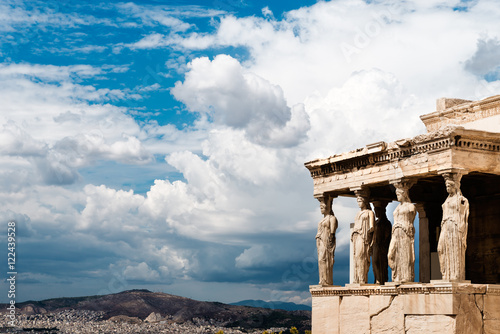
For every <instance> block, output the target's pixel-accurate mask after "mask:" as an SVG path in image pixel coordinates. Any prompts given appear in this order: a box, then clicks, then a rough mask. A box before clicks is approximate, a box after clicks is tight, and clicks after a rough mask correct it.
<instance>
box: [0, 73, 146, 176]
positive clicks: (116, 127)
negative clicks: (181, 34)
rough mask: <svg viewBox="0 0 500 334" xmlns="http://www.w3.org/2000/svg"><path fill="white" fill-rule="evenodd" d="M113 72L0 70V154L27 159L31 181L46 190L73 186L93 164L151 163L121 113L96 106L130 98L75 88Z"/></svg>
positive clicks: (137, 129) (133, 125) (136, 129)
mask: <svg viewBox="0 0 500 334" xmlns="http://www.w3.org/2000/svg"><path fill="white" fill-rule="evenodd" d="M113 71H115V67H109V66H107V67H106V68H98V67H93V66H88V65H74V66H53V65H31V64H3V65H1V66H0V78H1V79H2V83H1V84H0V96H1V98H2V101H3V110H4V111H5V112H3V113H2V114H1V115H0V126H1V127H2V128H3V131H2V134H1V137H2V144H0V151H1V152H2V153H3V154H7V155H10V156H12V157H21V158H23V159H26V160H27V161H28V162H29V163H30V164H31V165H32V166H33V168H34V171H33V172H32V174H35V175H33V176H32V181H34V182H37V181H36V179H37V175H38V176H39V178H38V179H39V180H40V181H41V182H43V183H45V184H59V185H65V184H66V185H67V184H72V183H74V182H76V181H77V180H79V173H78V170H77V169H78V168H80V167H83V166H88V165H90V164H92V163H94V162H96V161H98V160H114V161H119V162H123V163H129V164H144V163H148V162H150V161H152V155H151V153H150V152H149V151H147V149H146V148H145V147H144V146H143V144H142V143H141V141H140V140H139V139H138V137H139V136H140V135H141V130H140V127H139V126H138V124H137V123H136V122H135V120H134V119H133V118H131V117H130V116H127V115H125V114H124V112H125V109H124V108H119V107H115V106H111V105H109V104H102V103H101V104H99V103H96V102H104V101H107V100H108V99H112V100H114V99H116V98H125V96H127V95H130V94H128V92H126V91H125V92H123V91H120V90H116V89H114V90H110V89H95V88H94V87H92V86H88V85H87V86H86V85H81V84H78V83H77V82H78V81H79V80H82V79H88V78H93V77H96V76H99V75H104V74H106V73H108V72H113ZM33 113H36V117H31V115H33Z"/></svg>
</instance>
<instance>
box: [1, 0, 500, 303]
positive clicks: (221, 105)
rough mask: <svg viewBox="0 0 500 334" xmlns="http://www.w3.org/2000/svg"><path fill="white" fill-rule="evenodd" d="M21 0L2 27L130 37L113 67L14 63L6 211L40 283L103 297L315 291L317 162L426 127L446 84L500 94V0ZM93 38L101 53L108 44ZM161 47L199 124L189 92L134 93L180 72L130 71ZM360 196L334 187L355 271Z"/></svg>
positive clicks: (341, 258) (464, 91)
mask: <svg viewBox="0 0 500 334" xmlns="http://www.w3.org/2000/svg"><path fill="white" fill-rule="evenodd" d="M5 4H7V5H5ZM11 4H13V2H9V3H4V4H3V5H0V6H4V7H5V6H9V8H8V9H7V10H6V11H4V12H2V11H0V13H2V14H0V17H1V15H4V16H5V15H11V16H12V17H11V18H6V20H4V21H2V22H3V23H0V25H1V27H0V29H3V30H4V31H7V30H9V31H11V32H12V31H13V29H21V26H22V22H23V20H24V21H26V22H27V23H26V26H27V27H28V28H30V27H33V26H34V23H33V22H32V21H30V20H32V19H33V20H35V19H40V20H41V22H42V23H41V25H40V27H47V26H48V25H54V26H58V27H73V26H78V25H87V24H95V25H107V26H108V27H113V30H112V31H111V30H110V31H109V32H110V36H111V37H110V38H113V39H112V42H109V40H106V45H105V47H106V48H110V47H115V49H116V50H118V49H121V50H124V51H123V53H121V54H120V55H117V54H115V55H112V56H113V57H114V58H105V59H110V63H112V65H101V66H92V65H68V66H55V65H42V64H38V65H37V64H29V63H22V62H17V63H16V62H13V63H8V62H7V63H4V64H2V65H0V100H2V107H1V109H2V110H1V113H0V128H1V129H2V131H1V132H0V152H1V153H2V154H1V157H0V180H1V181H0V202H1V203H2V206H3V208H4V209H3V210H4V211H2V212H1V213H0V217H3V219H4V220H7V219H11V218H10V217H14V219H17V220H18V221H19V224H20V228H21V229H24V230H21V231H24V232H22V233H24V234H23V236H25V237H26V239H25V241H24V242H25V243H24V244H23V247H24V249H25V250H26V252H27V253H24V254H28V255H30V256H25V257H24V258H25V261H26V266H28V267H29V268H30V270H29V272H30V274H29V275H28V276H27V279H31V281H32V282H33V284H31V285H33V286H35V285H36V284H37V283H35V281H36V280H38V281H40V282H42V283H41V284H43V285H44V289H45V285H47V284H48V281H49V280H50V278H51V277H52V276H56V275H55V274H54V273H57V276H59V277H70V278H71V279H72V280H73V282H76V283H74V284H73V285H71V287H70V288H71V289H73V288H79V289H82V287H86V288H87V287H88V288H87V289H88V290H86V292H85V293H88V294H92V293H95V291H94V290H96V289H97V287H99V289H97V290H100V289H102V288H107V289H108V291H111V290H112V291H111V292H117V291H116V289H117V286H118V287H123V289H125V288H131V287H132V286H136V285H135V284H137V286H142V287H144V285H146V286H154V287H157V289H159V290H161V289H165V285H167V284H168V285H169V288H170V287H172V289H174V288H175V286H176V284H177V288H178V289H181V288H179V286H181V285H182V284H184V290H183V291H189V293H192V291H193V287H195V289H199V290H200V291H201V292H200V295H198V296H194V295H193V297H195V298H197V297H199V296H204V295H203V293H205V294H206V293H208V292H207V291H206V290H207V289H206V288H207V287H213V286H216V283H213V284H209V283H208V282H217V284H220V286H223V288H221V287H220V286H219V289H220V290H219V291H220V292H221V293H222V294H226V297H225V298H226V300H227V299H228V298H229V297H227V293H228V292H227V291H228V288H227V287H228V286H234V287H238V288H240V289H241V290H240V291H238V293H241V291H242V290H243V289H248V290H247V291H251V292H249V293H252V294H253V293H255V294H259V295H267V296H269V295H270V294H272V296H274V297H276V298H278V299H282V300H296V301H307V300H308V298H309V297H310V296H309V293H308V292H307V291H308V290H307V285H309V284H311V282H312V283H314V282H315V281H316V280H317V270H316V268H315V265H316V264H315V261H316V259H315V258H314V257H315V244H314V235H315V233H316V224H317V222H318V221H319V220H320V216H321V215H320V212H319V209H318V203H317V201H316V200H315V199H314V198H313V197H312V180H311V178H310V176H309V174H308V171H307V170H306V169H305V168H304V166H303V163H304V162H305V161H308V160H311V159H315V158H319V157H327V156H330V155H332V154H336V153H341V152H343V151H347V150H351V149H355V148H358V147H363V146H364V145H366V144H369V143H371V142H375V141H380V140H386V141H390V140H394V139H398V138H402V137H409V136H413V135H416V134H418V133H421V132H423V131H424V128H423V125H422V124H421V122H420V121H419V119H418V116H419V115H420V114H423V113H428V112H432V111H434V105H435V104H434V103H435V99H436V98H438V97H441V96H447V97H461V98H470V99H476V98H477V99H478V98H482V97H485V96H489V95H493V94H496V93H498V91H499V89H500V81H499V80H497V79H498V78H497V77H496V76H495V75H494V74H495V73H496V69H497V66H496V65H495V61H494V59H493V58H490V56H489V55H491V54H495V52H496V51H497V49H498V48H497V46H498V44H499V43H498V40H499V38H500V36H499V35H498V34H497V33H496V31H497V26H498V19H499V17H500V15H499V13H498V8H497V7H498V5H497V4H496V3H495V2H494V1H486V0H482V1H478V2H477V3H474V4H473V5H470V6H468V7H467V10H454V7H455V6H456V5H458V4H459V3H458V1H444V2H443V1H441V2H436V1H423V2H422V1H419V2H417V1H407V2H396V1H371V2H366V1H346V0H339V1H328V2H327V1H321V2H317V3H316V4H314V5H312V6H309V7H303V8H300V9H297V10H294V11H290V12H287V13H284V15H283V16H281V18H275V17H273V16H272V13H271V12H270V11H269V10H268V9H267V10H266V9H264V10H263V16H264V17H258V16H248V17H237V16H236V15H228V14H227V13H222V12H221V11H212V10H207V9H204V8H201V7H196V6H193V7H189V8H188V7H175V8H174V7H172V6H152V5H151V6H150V5H141V6H140V5H136V4H132V3H128V4H119V5H116V6H115V5H109V6H108V7H106V8H107V9H106V10H109V11H110V12H111V13H116V12H115V10H116V8H118V11H119V15H117V16H118V18H116V17H113V18H112V19H109V20H108V19H104V20H102V21H99V19H97V18H92V17H90V16H88V15H87V16H85V15H79V14H68V15H66V14H64V15H63V14H62V13H63V12H64V8H62V9H58V8H52V9H51V8H48V9H46V10H43V11H40V12H39V13H34V15H33V17H32V18H30V17H28V16H27V15H28V14H29V13H28V12H29V11H28V10H26V9H25V7H22V6H21V7H20V9H16V8H15V6H11ZM90 12H91V11H90ZM5 13H6V14H5ZM99 13H100V14H102V16H106V15H108V14H109V12H106V13H108V14H106V13H103V12H99ZM52 14H54V15H53V16H52V17H50V16H51V15H52ZM65 15H66V16H65ZM215 16H218V18H215ZM212 18H213V19H212ZM0 21H1V20H0ZM125 27H126V28H125ZM30 29H31V28H30ZM61 29H64V28H61ZM114 29H116V30H114ZM120 29H123V30H120ZM135 29H137V30H135ZM138 29H140V31H139V30H138ZM133 31H135V32H136V33H137V31H139V32H138V33H137V34H134V33H131V32H133ZM484 31H487V32H488V35H487V36H485V35H484ZM9 34H10V33H9ZM120 34H123V35H127V38H126V39H125V38H123V39H120V38H121V37H120V36H122V35H120ZM139 34H141V35H140V36H139ZM44 36H45V35H44ZM82 36H83V35H82ZM81 38H84V37H81ZM113 42H114V43H115V44H114V45H110V44H109V43H113ZM84 44H85V45H95V43H84ZM97 44H98V43H97ZM95 46H96V47H95V48H94V51H95V52H98V53H99V58H92V60H94V61H95V62H98V61H101V60H98V59H102V58H101V57H105V56H106V55H105V53H102V50H103V49H102V48H103V47H102V46H101V45H95ZM346 46H349V47H351V49H348V50H351V51H352V53H347V54H346V52H345V50H346V49H345V47H346ZM124 47H129V48H131V49H134V51H133V52H131V53H129V51H130V50H129V51H127V50H125V49H124ZM56 48H57V45H56ZM155 48H163V49H164V50H166V51H163V50H160V52H161V53H162V55H163V57H164V58H163V60H161V59H160V60H159V62H158V63H159V64H163V63H164V62H166V65H167V67H169V68H171V69H172V72H171V75H172V76H174V77H175V80H177V79H178V78H180V77H177V76H176V75H183V76H184V77H183V78H181V79H180V80H179V81H178V82H177V83H176V84H175V86H174V87H172V88H171V93H172V95H173V96H174V97H175V98H176V99H178V101H180V102H182V103H183V104H184V107H185V108H186V109H187V110H188V111H189V112H191V113H193V114H194V115H195V116H196V120H195V121H193V122H192V123H190V125H187V126H183V127H182V129H179V128H177V127H176V125H175V124H173V123H172V124H168V122H169V120H171V119H172V118H171V117H173V116H172V115H171V114H170V113H171V112H172V111H175V110H176V108H177V107H178V106H175V107H173V108H171V107H170V106H166V107H165V108H164V109H159V110H156V109H155V110H149V109H146V110H144V113H142V110H140V111H139V112H138V111H137V110H132V109H131V108H127V107H123V106H118V105H130V104H129V103H127V102H130V101H132V100H134V99H138V98H142V100H141V102H144V103H145V104H146V102H147V94H149V93H151V92H153V91H158V90H162V89H165V88H166V87H167V86H168V85H171V83H172V82H173V80H174V79H172V78H165V81H164V82H162V85H161V86H160V85H158V84H154V85H150V86H147V85H145V84H144V83H143V82H140V83H133V84H131V87H133V88H125V87H126V85H127V84H128V83H130V82H133V81H123V82H122V81H120V80H121V79H122V78H123V77H127V80H134V79H133V78H134V77H135V76H136V74H138V75H139V76H140V74H141V73H142V72H140V71H139V70H138V67H137V66H136V64H133V63H132V62H131V61H128V62H127V64H125V65H124V64H122V62H124V61H125V60H127V58H125V57H129V56H130V54H134V55H135V56H137V58H138V59H139V58H141V59H146V61H149V58H147V57H148V56H151V55H153V56H155V57H156V55H157V54H156V53H155V52H154V51H153V49H155ZM143 50H147V51H143ZM240 50H243V51H242V52H240ZM80 51H82V53H84V52H91V51H93V49H92V47H91V48H88V49H85V48H82V49H80ZM2 52H3V50H2ZM220 52H225V53H228V54H231V55H225V54H220V55H218V53H220ZM241 54H243V55H244V56H241ZM89 55H91V53H85V54H84V56H85V57H87V56H89ZM208 55H209V56H210V57H211V58H209V57H207V56H208ZM238 55H239V56H238ZM31 56H33V57H35V56H34V55H31ZM73 56H74V55H72V57H73ZM193 57H197V58H193ZM174 58H175V59H174ZM36 59H40V58H36ZM72 59H73V62H74V63H78V64H81V63H82V61H81V60H80V58H78V59H76V58H72ZM85 59H90V58H85ZM89 63H94V62H89ZM117 63H119V64H117ZM158 72H159V70H158ZM174 72H175V73H174ZM112 74H121V75H123V76H114V75H113V76H112ZM142 74H144V75H147V74H145V73H142ZM149 75H151V73H149ZM486 79H487V80H486ZM139 81H140V79H139ZM143 81H144V80H143ZM117 82H119V83H118V84H117ZM122 83H123V85H121V84H122ZM117 87H119V88H117ZM139 94H144V95H141V96H140V97H139V96H138V95H139ZM162 103H163V102H162ZM146 105H147V104H146ZM136 109H137V108H136ZM123 164H129V165H131V166H129V167H127V168H123ZM145 174H147V175H146V176H145ZM137 179H141V180H144V181H143V183H144V184H143V188H144V189H142V191H140V192H138V191H136V190H133V188H134V180H137ZM11 180H15V181H16V182H12V181H11ZM130 180H132V181H130ZM358 210H359V209H358V208H356V206H355V203H354V201H352V200H351V199H349V198H339V199H336V200H335V202H334V211H335V214H336V216H337V217H338V219H339V222H340V224H339V225H340V226H339V230H338V233H337V253H336V255H337V256H336V264H335V269H334V270H335V273H336V274H335V279H336V280H338V283H339V284H342V283H345V281H346V280H347V279H348V244H349V228H348V226H349V222H351V221H352V219H353V217H354V216H355V214H356V212H357V211H358ZM389 214H390V213H389ZM20 249H22V248H20ZM82 254H83V255H82ZM31 255H36V256H31ZM68 268H70V271H68ZM49 272H50V275H49ZM108 278H109V279H108ZM113 279H115V281H116V280H118V282H121V284H119V285H116V284H114V283H113V282H115V281H113ZM220 282H234V283H231V284H223V283H220ZM236 282H237V283H236ZM61 284H62V283H61ZM232 284H234V285H232ZM186 285H189V288H186V287H185V286H186ZM40 286H41V285H39V286H38V287H40ZM249 286H251V287H250V288H249ZM90 287H92V288H90ZM39 290H40V289H39ZM203 290H205V291H203ZM51 291H55V288H53V287H52V290H51ZM66 291H76V290H66ZM78 291H82V290H78ZM178 291H181V290H178ZM30 292H35V289H34V288H33V289H32V290H30ZM172 292H175V291H172ZM38 293H39V294H40V292H38ZM82 293H84V292H82ZM210 293H213V291H210ZM234 295H235V294H234V293H233V291H231V296H234ZM239 295H240V294H238V296H239ZM221 296H222V295H221ZM28 297H31V296H28ZM44 297H46V296H44ZM214 298H215V297H214ZM241 299H244V298H241ZM263 299H266V298H263ZM269 299H273V298H269Z"/></svg>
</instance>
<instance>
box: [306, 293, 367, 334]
mask: <svg viewBox="0 0 500 334" xmlns="http://www.w3.org/2000/svg"><path fill="white" fill-rule="evenodd" d="M369 305H370V304H369V297H368V296H345V297H343V298H342V300H341V302H340V333H341V334H368V333H370V314H369ZM313 312H314V311H313ZM314 333H315V334H318V332H314ZM319 333H321V332H319Z"/></svg>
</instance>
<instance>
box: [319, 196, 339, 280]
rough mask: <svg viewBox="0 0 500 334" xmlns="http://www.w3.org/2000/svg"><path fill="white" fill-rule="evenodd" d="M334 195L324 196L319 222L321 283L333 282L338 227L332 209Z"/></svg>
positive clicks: (321, 201) (321, 199)
mask: <svg viewBox="0 0 500 334" xmlns="http://www.w3.org/2000/svg"><path fill="white" fill-rule="evenodd" d="M332 200H333V198H332V197H322V198H320V199H319V201H320V209H321V213H322V214H323V219H321V221H320V222H319V223H318V233H317V234H316V248H317V250H318V271H319V284H320V285H332V284H333V271H332V270H333V263H334V262H335V247H336V239H335V231H336V230H337V227H338V222H337V218H336V217H335V215H334V214H333V211H332Z"/></svg>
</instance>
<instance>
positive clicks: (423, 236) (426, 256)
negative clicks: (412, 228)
mask: <svg viewBox="0 0 500 334" xmlns="http://www.w3.org/2000/svg"><path fill="white" fill-rule="evenodd" d="M416 207H417V211H418V219H419V224H418V231H419V240H418V245H419V247H418V248H419V275H420V277H419V281H420V282H421V283H429V282H430V281H431V248H430V243H429V218H427V213H426V212H425V206H424V203H417V204H416Z"/></svg>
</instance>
